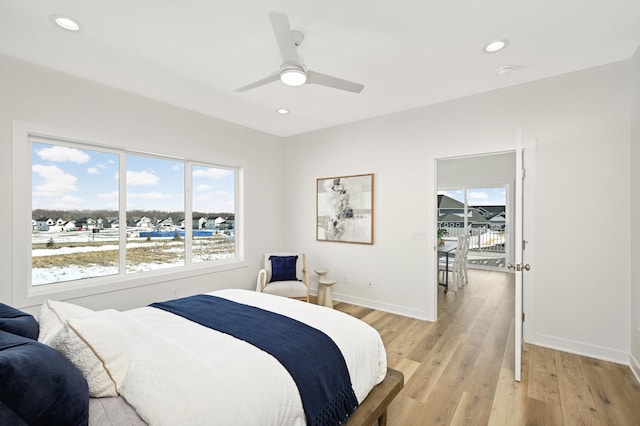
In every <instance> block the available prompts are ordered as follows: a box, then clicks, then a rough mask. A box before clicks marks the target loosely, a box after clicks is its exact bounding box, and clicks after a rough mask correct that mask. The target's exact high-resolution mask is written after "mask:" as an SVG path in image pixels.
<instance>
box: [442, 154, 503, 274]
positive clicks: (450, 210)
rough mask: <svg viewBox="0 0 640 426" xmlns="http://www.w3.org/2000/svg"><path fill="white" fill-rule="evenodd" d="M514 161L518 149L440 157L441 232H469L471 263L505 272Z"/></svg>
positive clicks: (451, 234)
mask: <svg viewBox="0 0 640 426" xmlns="http://www.w3.org/2000/svg"><path fill="white" fill-rule="evenodd" d="M515 163H516V154H515V152H505V153H497V154H486V155H475V156H468V157H455V158H447V159H439V160H438V161H437V171H438V174H437V193H438V205H437V212H436V218H437V227H438V229H439V230H440V229H442V230H444V231H440V232H439V234H440V233H443V234H445V235H446V236H445V237H444V238H449V239H453V240H455V239H456V238H457V237H458V235H460V234H461V233H464V234H466V235H468V236H469V254H468V265H467V266H468V267H469V268H477V269H491V270H497V271H505V270H506V269H505V267H506V265H507V264H509V263H512V262H513V256H514V255H513V247H514V243H515V239H514V235H513V233H512V232H510V231H511V229H512V224H513V223H514V222H513V221H514V217H513V216H514V215H513V212H514V205H513V200H514V199H515V197H514V194H513V191H514V190H515V188H514V181H515Z"/></svg>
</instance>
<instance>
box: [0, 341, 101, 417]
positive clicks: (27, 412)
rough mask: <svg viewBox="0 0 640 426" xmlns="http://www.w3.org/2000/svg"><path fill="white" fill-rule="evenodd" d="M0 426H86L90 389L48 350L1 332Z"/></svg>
mask: <svg viewBox="0 0 640 426" xmlns="http://www.w3.org/2000/svg"><path fill="white" fill-rule="evenodd" d="M0 383H2V386H0V425H42V426H44V425H73V426H76V425H87V424H88V423H89V386H88V385H87V381H86V380H85V378H84V377H83V376H82V373H80V371H78V369H77V368H76V367H75V366H74V365H73V364H72V363H71V361H69V360H68V359H67V358H65V357H64V355H62V354H61V353H59V352H57V351H56V350H54V349H53V348H50V347H49V346H47V345H45V344H42V343H39V342H37V341H34V340H31V339H27V338H25V337H22V336H17V335H15V334H11V333H7V332H4V331H0Z"/></svg>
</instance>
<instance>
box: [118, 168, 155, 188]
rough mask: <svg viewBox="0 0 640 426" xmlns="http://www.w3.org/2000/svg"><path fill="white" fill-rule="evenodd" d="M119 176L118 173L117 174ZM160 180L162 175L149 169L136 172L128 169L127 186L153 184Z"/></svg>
mask: <svg viewBox="0 0 640 426" xmlns="http://www.w3.org/2000/svg"><path fill="white" fill-rule="evenodd" d="M116 177H117V174H116ZM158 182H160V177H158V176H156V175H154V174H153V173H149V172H147V171H142V172H134V171H132V170H127V186H152V185H157V184H158Z"/></svg>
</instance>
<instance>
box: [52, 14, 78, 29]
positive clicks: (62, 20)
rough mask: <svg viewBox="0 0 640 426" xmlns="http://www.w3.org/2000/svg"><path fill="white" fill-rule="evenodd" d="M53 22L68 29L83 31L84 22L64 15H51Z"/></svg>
mask: <svg viewBox="0 0 640 426" xmlns="http://www.w3.org/2000/svg"><path fill="white" fill-rule="evenodd" d="M49 18H50V19H51V22H53V23H54V24H56V25H57V26H59V27H60V28H63V29H65V30H68V31H81V30H82V24H81V23H80V22H78V21H76V20H75V19H73V18H69V17H68V16H64V15H51V16H50V17H49Z"/></svg>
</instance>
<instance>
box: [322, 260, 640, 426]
mask: <svg viewBox="0 0 640 426" xmlns="http://www.w3.org/2000/svg"><path fill="white" fill-rule="evenodd" d="M469 272H470V277H469V284H468V285H467V286H465V287H464V288H463V289H461V290H459V291H458V292H457V293H453V292H450V293H449V294H447V295H444V294H443V291H442V288H440V289H439V300H438V311H439V314H438V322H436V323H429V322H425V321H419V320H415V319H411V318H406V317H402V316H399V315H393V314H389V313H385V312H380V311H376V310H373V309H368V308H362V307H359V306H354V305H349V304H346V303H336V306H335V308H336V309H339V310H341V311H343V312H347V313H349V314H351V315H353V316H356V317H358V318H361V319H362V320H364V321H365V322H367V323H369V324H371V325H372V326H373V327H375V328H376V329H377V330H378V331H379V332H380V335H381V336H382V339H383V341H384V344H385V346H386V348H387V356H388V364H389V366H390V367H391V368H394V369H396V370H400V371H402V372H403V373H404V376H405V387H404V389H403V390H402V391H401V393H400V394H399V395H398V396H397V397H396V399H395V400H394V402H393V403H392V404H391V406H390V407H389V418H388V425H389V426H410V425H438V424H444V425H449V424H454V425H461V424H465V425H486V424H490V425H525V424H526V425H640V385H638V383H637V382H636V380H635V378H634V377H633V374H632V372H631V370H630V369H629V367H627V366H622V365H617V364H612V363H608V362H603V361H598V360H595V359H591V358H586V357H582V356H578V355H572V354H568V353H564V352H559V351H554V350H550V349H545V348H541V347H537V346H532V345H525V352H524V353H523V370H522V381H521V382H520V383H517V382H515V381H514V380H513V374H514V349H513V346H514V340H513V339H514V326H513V306H514V291H513V287H514V284H513V277H512V275H510V274H504V273H499V272H490V271H479V270H470V271H469Z"/></svg>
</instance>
